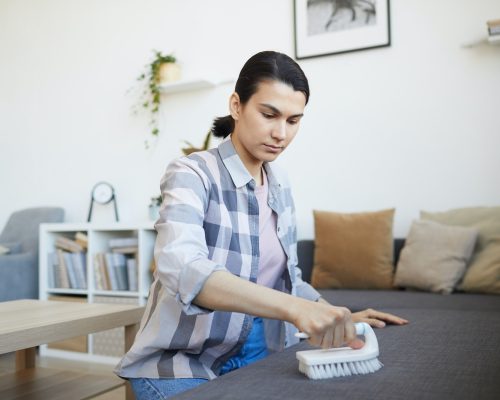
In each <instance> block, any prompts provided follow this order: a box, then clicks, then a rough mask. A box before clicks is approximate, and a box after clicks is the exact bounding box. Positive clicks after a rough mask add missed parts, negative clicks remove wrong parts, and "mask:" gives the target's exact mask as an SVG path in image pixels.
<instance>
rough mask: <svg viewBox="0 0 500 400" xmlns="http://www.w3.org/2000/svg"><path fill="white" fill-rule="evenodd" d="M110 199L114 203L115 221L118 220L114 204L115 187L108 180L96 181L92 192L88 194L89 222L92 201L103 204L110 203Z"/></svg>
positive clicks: (92, 205)
mask: <svg viewBox="0 0 500 400" xmlns="http://www.w3.org/2000/svg"><path fill="white" fill-rule="evenodd" d="M111 201H112V202H113V204H114V209H115V219H116V222H118V208H117V204H116V196H115V189H114V188H113V186H111V184H110V183H108V182H97V183H96V184H95V185H94V187H93V188H92V192H91V194H90V207H89V216H88V218H87V221H88V222H90V219H91V218H92V209H93V207H94V202H96V203H98V204H102V205H105V204H108V203H110V202H111Z"/></svg>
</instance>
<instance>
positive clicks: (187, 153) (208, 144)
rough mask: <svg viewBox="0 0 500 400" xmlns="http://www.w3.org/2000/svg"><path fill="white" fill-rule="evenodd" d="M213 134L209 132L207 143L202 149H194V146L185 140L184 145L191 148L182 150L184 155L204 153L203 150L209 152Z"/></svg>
mask: <svg viewBox="0 0 500 400" xmlns="http://www.w3.org/2000/svg"><path fill="white" fill-rule="evenodd" d="M211 134H212V131H211V130H209V131H208V132H207V135H206V136H205V141H204V142H203V146H202V147H194V145H193V144H192V143H190V142H188V141H187V140H184V143H186V144H187V145H188V146H189V147H183V148H182V149H181V150H182V152H183V153H184V155H186V156H187V155H189V154H191V153H193V152H195V151H202V150H208V148H209V146H210V136H211Z"/></svg>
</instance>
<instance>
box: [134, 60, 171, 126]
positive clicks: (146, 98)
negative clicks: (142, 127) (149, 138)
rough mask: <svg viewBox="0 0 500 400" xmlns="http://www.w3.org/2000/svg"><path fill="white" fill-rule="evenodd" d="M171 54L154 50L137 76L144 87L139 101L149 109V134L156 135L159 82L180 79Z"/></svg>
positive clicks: (159, 97) (143, 106)
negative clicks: (151, 56) (148, 61)
mask: <svg viewBox="0 0 500 400" xmlns="http://www.w3.org/2000/svg"><path fill="white" fill-rule="evenodd" d="M176 61H177V60H176V58H175V57H174V55H173V54H167V55H164V54H162V53H161V52H160V51H156V50H154V56H153V58H152V60H151V61H150V63H149V64H147V65H146V66H145V67H144V68H145V70H144V72H143V73H142V74H141V75H139V77H138V78H137V80H138V81H140V82H144V84H145V87H144V90H143V92H142V94H141V98H140V102H141V106H142V108H144V109H148V110H150V111H151V120H150V125H151V134H152V135H153V136H158V133H159V130H158V111H159V110H160V99H161V96H160V84H162V83H166V82H171V81H175V80H178V79H180V67H179V65H178V64H177V63H176Z"/></svg>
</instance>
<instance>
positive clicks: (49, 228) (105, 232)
mask: <svg viewBox="0 0 500 400" xmlns="http://www.w3.org/2000/svg"><path fill="white" fill-rule="evenodd" d="M77 232H83V233H85V234H86V235H87V237H88V249H87V268H86V282H87V289H86V290H81V289H61V288H51V287H49V284H48V283H49V276H48V273H49V268H48V263H49V254H50V253H52V252H54V251H55V242H56V238H57V237H58V236H65V237H68V238H74V235H75V234H76V233H77ZM125 237H136V238H137V239H138V252H137V260H136V261H137V271H138V289H139V290H138V291H135V292H131V291H123V290H122V291H113V290H97V289H96V288H95V283H94V262H95V260H94V256H95V254H97V253H103V252H104V253H105V252H110V249H109V246H108V243H109V240H110V239H113V238H125ZM155 239H156V231H155V230H154V227H153V223H144V224H123V223H116V224H106V225H96V224H91V223H81V224H71V223H61V224H41V225H40V243H39V245H40V249H39V253H40V256H39V257H40V258H39V290H40V292H39V295H40V299H41V300H47V299H48V298H49V297H50V298H53V297H54V296H63V297H66V298H67V297H68V296H72V298H74V299H76V300H79V301H86V302H88V303H100V302H106V303H129V304H130V303H133V304H138V305H145V304H146V301H147V296H148V291H149V286H150V285H151V276H150V267H151V263H152V262H153V249H154V242H155ZM63 297H61V300H62V299H63ZM121 331H123V330H117V331H116V332H115V338H116V334H117V332H121ZM109 332H111V331H109ZM120 334H121V333H118V335H120ZM97 335H101V336H97ZM103 335H104V334H103V333H97V334H92V335H89V336H88V337H87V345H86V347H87V351H86V352H77V351H67V350H56V349H51V348H48V347H47V346H46V345H45V346H42V347H41V348H40V354H41V355H49V356H55V357H62V358H68V359H76V360H87V361H93V362H106V363H113V364H114V363H116V362H117V361H118V357H119V356H118V355H109V354H105V353H106V351H102V345H100V346H101V350H98V349H97V347H98V346H96V342H95V338H96V337H98V338H99V340H100V342H101V343H103V340H104V341H105V340H106V338H105V336H104V337H103ZM119 339H120V338H119ZM120 340H121V339H120ZM113 342H116V340H114V341H113ZM112 345H113V346H114V347H116V348H118V349H123V345H122V344H121V343H112Z"/></svg>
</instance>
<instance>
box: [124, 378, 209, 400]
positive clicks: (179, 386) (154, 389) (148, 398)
mask: <svg viewBox="0 0 500 400" xmlns="http://www.w3.org/2000/svg"><path fill="white" fill-rule="evenodd" d="M129 382H130V384H131V385H132V389H133V391H134V394H135V398H136V399H137V400H163V399H168V398H169V397H171V396H174V395H176V394H179V393H181V392H184V391H186V390H188V389H192V388H194V387H196V386H198V385H201V384H202V383H205V382H207V379H200V378H161V379H150V378H129Z"/></svg>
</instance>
